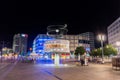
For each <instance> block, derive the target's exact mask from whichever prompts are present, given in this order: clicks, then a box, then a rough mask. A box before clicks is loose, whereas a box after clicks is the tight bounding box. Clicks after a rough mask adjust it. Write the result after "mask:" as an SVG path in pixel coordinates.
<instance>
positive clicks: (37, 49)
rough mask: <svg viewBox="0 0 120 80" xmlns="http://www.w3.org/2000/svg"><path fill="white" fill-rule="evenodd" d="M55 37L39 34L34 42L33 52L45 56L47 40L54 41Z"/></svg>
mask: <svg viewBox="0 0 120 80" xmlns="http://www.w3.org/2000/svg"><path fill="white" fill-rule="evenodd" d="M52 39H54V38H53V37H50V36H48V35H46V34H39V35H37V37H36V38H35V39H34V41H33V52H34V53H37V54H40V55H43V54H44V43H45V41H46V40H52Z"/></svg>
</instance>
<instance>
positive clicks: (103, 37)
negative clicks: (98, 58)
mask: <svg viewBox="0 0 120 80" xmlns="http://www.w3.org/2000/svg"><path fill="white" fill-rule="evenodd" d="M98 39H99V40H100V41H101V48H102V63H104V52H103V41H104V40H105V36H104V35H103V34H99V35H98Z"/></svg>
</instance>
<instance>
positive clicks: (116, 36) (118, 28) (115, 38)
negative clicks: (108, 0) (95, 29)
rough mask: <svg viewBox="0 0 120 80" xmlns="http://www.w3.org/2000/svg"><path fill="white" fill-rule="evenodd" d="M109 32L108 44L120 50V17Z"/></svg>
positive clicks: (110, 26)
mask: <svg viewBox="0 0 120 80" xmlns="http://www.w3.org/2000/svg"><path fill="white" fill-rule="evenodd" d="M107 32H108V43H109V44H111V45H112V46H114V47H115V48H117V49H120V48H119V47H120V45H118V44H117V42H120V17H119V18H118V19H117V20H115V21H114V22H113V23H112V24H111V25H109V26H108V28H107ZM119 51H120V50H119Z"/></svg>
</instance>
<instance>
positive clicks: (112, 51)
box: [104, 45, 117, 56]
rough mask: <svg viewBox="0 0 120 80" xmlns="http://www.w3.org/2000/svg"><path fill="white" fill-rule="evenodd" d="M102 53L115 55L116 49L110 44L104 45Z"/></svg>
mask: <svg viewBox="0 0 120 80" xmlns="http://www.w3.org/2000/svg"><path fill="white" fill-rule="evenodd" d="M104 55H105V56H110V55H117V50H116V49H115V48H114V47H113V46H112V45H106V46H105V47H104Z"/></svg>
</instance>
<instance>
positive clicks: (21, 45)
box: [13, 34, 28, 54]
mask: <svg viewBox="0 0 120 80" xmlns="http://www.w3.org/2000/svg"><path fill="white" fill-rule="evenodd" d="M27 39H28V35H27V34H15V35H14V38H13V51H14V52H15V53H18V54H21V53H27Z"/></svg>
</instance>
